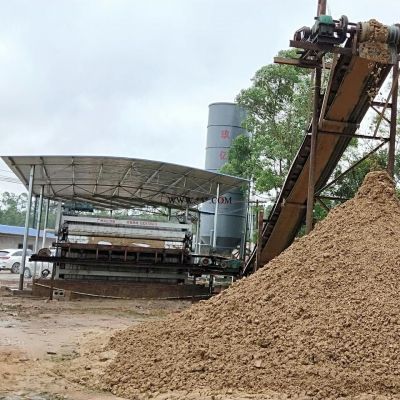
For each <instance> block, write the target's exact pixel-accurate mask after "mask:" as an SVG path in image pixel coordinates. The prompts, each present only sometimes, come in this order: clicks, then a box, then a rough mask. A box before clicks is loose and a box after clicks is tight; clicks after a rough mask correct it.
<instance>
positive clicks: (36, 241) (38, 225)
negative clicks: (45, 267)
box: [32, 185, 44, 279]
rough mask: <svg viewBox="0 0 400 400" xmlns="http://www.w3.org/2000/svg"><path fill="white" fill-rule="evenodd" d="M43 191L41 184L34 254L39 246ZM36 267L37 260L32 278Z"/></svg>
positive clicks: (34, 275) (34, 276)
mask: <svg viewBox="0 0 400 400" xmlns="http://www.w3.org/2000/svg"><path fill="white" fill-rule="evenodd" d="M43 192H44V186H43V185H42V186H41V188H40V196H39V209H38V216H37V224H36V236H35V247H34V252H35V254H37V252H38V246H39V235H40V224H41V222H42V208H43ZM36 268H37V262H36V261H35V262H34V263H33V274H32V279H35V278H36Z"/></svg>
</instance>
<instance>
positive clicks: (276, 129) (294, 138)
mask: <svg viewBox="0 0 400 400" xmlns="http://www.w3.org/2000/svg"><path fill="white" fill-rule="evenodd" d="M279 56H281V57H294V56H295V52H294V51H292V50H287V51H281V52H280V53H279ZM310 88H311V84H310V73H309V71H308V70H305V69H302V68H296V67H293V66H289V65H276V64H270V65H266V66H264V67H262V68H261V69H259V70H258V71H257V72H256V74H255V76H254V78H253V79H252V85H251V86H250V87H249V88H247V89H244V90H242V91H241V92H240V93H239V95H238V96H237V98H236V101H237V102H238V104H240V105H241V106H242V107H243V108H244V109H245V110H246V112H247V116H246V118H245V120H244V122H243V127H244V128H246V130H247V131H249V132H251V133H252V136H251V137H250V138H247V137H244V136H239V137H238V138H237V139H236V140H235V141H234V143H233V145H232V147H231V149H230V151H229V161H228V163H227V164H226V165H225V166H224V168H223V172H225V173H229V174H234V175H239V176H243V177H246V178H252V179H254V183H255V189H256V190H257V191H259V192H272V193H274V195H276V194H277V193H278V191H279V188H280V187H281V186H282V184H283V180H284V178H285V176H286V174H287V172H288V170H289V167H290V164H291V162H292V160H293V158H294V156H295V155H296V152H297V150H298V148H299V146H300V143H301V141H302V139H303V137H304V133H305V128H306V126H307V123H308V122H309V116H310V102H309V101H310Z"/></svg>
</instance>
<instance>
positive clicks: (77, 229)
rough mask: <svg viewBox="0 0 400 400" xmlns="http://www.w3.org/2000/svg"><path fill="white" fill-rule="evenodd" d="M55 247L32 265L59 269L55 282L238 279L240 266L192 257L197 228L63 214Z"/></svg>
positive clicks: (35, 257)
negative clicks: (40, 263)
mask: <svg viewBox="0 0 400 400" xmlns="http://www.w3.org/2000/svg"><path fill="white" fill-rule="evenodd" d="M58 235H59V237H58V241H57V242H56V243H54V247H55V248H56V252H55V254H54V255H52V254H50V252H49V251H48V250H46V249H44V250H43V251H39V252H38V254H36V255H33V256H32V261H47V262H52V263H54V265H55V268H54V278H55V279H66V280H68V279H70V280H82V279H84V280H110V281H121V280H124V281H135V282H149V281H151V282H159V283H175V284H176V283H189V282H193V278H196V277H199V276H201V275H225V276H237V275H239V273H240V267H241V263H240V262H239V261H238V260H229V259H226V258H223V257H219V256H216V255H209V256H204V255H201V256H200V255H196V254H194V253H192V251H191V249H192V225H191V224H187V223H174V222H160V221H152V220H139V219H136V220H135V219H124V220H120V219H114V218H103V217H98V218H96V217H87V216H76V215H72V216H71V215H63V216H62V218H61V224H60V228H59V232H58Z"/></svg>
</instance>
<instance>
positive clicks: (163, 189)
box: [2, 156, 247, 209]
mask: <svg viewBox="0 0 400 400" xmlns="http://www.w3.org/2000/svg"><path fill="white" fill-rule="evenodd" d="M2 159H3V160H4V162H5V163H6V164H7V165H8V166H9V168H10V169H11V170H12V171H13V172H14V173H15V175H17V176H18V178H19V179H20V180H21V182H22V183H23V184H24V185H25V187H26V188H27V189H28V186H29V175H30V170H31V166H32V165H33V166H35V172H34V183H33V193H34V194H36V195H38V194H39V193H40V190H41V187H42V186H43V187H44V197H46V198H49V199H51V200H61V201H68V200H72V201H79V202H88V203H91V204H92V205H93V206H94V207H102V208H114V209H116V208H132V207H137V206H146V205H151V206H167V207H173V208H186V207H193V206H195V205H197V204H200V203H203V202H204V201H206V200H209V199H210V198H212V197H214V196H216V193H217V186H218V184H219V186H220V194H224V193H226V192H229V191H231V190H233V189H237V188H240V187H243V185H247V180H245V179H241V178H236V177H233V176H228V175H223V174H217V173H214V172H209V171H205V170H201V169H197V168H191V167H185V166H182V165H176V164H169V163H165V162H160V161H151V160H141V159H137V158H121V157H98V156H95V157H86V156H3V157H2Z"/></svg>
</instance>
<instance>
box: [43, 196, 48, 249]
mask: <svg viewBox="0 0 400 400" xmlns="http://www.w3.org/2000/svg"><path fill="white" fill-rule="evenodd" d="M49 209H50V199H47V202H46V212H45V214H44V225H43V240H42V249H43V248H44V247H46V235H47V224H48V222H49Z"/></svg>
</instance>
